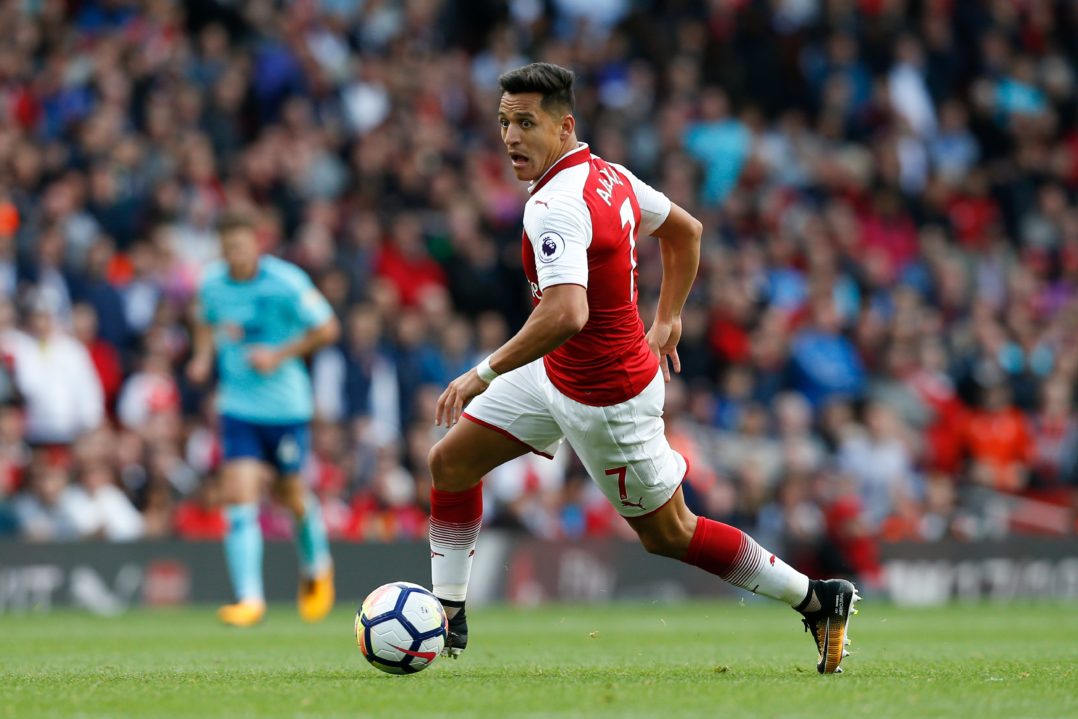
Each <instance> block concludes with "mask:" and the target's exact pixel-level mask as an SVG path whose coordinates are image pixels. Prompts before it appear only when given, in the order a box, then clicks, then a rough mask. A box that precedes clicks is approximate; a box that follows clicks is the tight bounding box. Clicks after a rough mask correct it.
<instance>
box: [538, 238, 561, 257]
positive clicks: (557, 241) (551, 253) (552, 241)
mask: <svg viewBox="0 0 1078 719" xmlns="http://www.w3.org/2000/svg"><path fill="white" fill-rule="evenodd" d="M564 252H565V240H563V239H562V237H561V235H559V234H558V233H557V232H544V233H543V234H542V235H540V236H539V261H540V262H543V263H550V262H553V261H554V260H556V259H558V258H559V257H561V256H562V253H564Z"/></svg>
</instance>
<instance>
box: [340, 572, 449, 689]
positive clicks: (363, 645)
mask: <svg viewBox="0 0 1078 719" xmlns="http://www.w3.org/2000/svg"><path fill="white" fill-rule="evenodd" d="M448 631H449V620H448V619H447V618H446V616H445V610H444V609H442V603H441V602H440V601H438V598H437V597H435V596H434V595H433V594H431V593H430V592H429V591H428V590H426V589H424V588H423V587H421V586H419V585H418V584H412V583H411V582H391V583H390V584H383V585H382V586H380V587H378V588H377V589H375V590H374V591H373V592H371V593H370V594H369V595H367V598H366V599H364V600H363V605H362V606H361V607H360V608H359V611H358V612H356V644H357V645H359V651H360V652H361V653H362V654H363V656H364V657H366V659H367V661H368V662H370V663H371V664H372V665H373V666H374V667H376V668H377V669H381V670H382V671H383V672H387V673H389V674H414V673H415V672H419V671H422V670H424V669H426V668H427V667H429V666H430V665H431V664H433V663H434V660H435V659H437V658H438V655H439V654H441V652H442V647H444V646H445V638H446V634H447V632H448Z"/></svg>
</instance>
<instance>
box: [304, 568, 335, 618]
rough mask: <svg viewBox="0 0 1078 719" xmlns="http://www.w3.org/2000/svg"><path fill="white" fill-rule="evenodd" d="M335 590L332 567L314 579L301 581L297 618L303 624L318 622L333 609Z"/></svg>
mask: <svg viewBox="0 0 1078 719" xmlns="http://www.w3.org/2000/svg"><path fill="white" fill-rule="evenodd" d="M334 599H335V590H334V588H333V567H330V568H329V569H327V570H326V571H324V572H322V573H321V574H320V575H318V576H317V577H315V578H314V579H301V580H300V582H299V596H298V597H297V598H296V605H297V606H298V608H299V616H300V618H302V619H303V621H305V622H320V621H322V620H323V619H325V617H326V615H327V614H329V610H331V609H333V601H334Z"/></svg>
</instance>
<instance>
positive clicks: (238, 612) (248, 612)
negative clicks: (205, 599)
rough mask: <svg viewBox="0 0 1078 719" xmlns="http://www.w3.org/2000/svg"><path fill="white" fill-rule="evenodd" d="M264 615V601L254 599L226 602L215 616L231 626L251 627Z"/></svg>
mask: <svg viewBox="0 0 1078 719" xmlns="http://www.w3.org/2000/svg"><path fill="white" fill-rule="evenodd" d="M265 616H266V603H265V602H256V601H244V602H236V603H235V604H226V605H224V606H223V607H221V608H220V609H218V610H217V618H218V619H220V620H221V621H222V622H224V623H225V624H227V625H229V626H232V627H253V626H254V625H256V624H258V623H259V622H261V621H262V618H263V617H265Z"/></svg>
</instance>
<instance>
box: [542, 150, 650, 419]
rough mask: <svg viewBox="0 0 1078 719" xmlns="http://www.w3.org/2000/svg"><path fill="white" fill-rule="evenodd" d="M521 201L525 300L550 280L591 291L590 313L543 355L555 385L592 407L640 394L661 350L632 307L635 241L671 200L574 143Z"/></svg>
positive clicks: (634, 303) (635, 295) (552, 283)
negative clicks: (654, 350)
mask: <svg viewBox="0 0 1078 719" xmlns="http://www.w3.org/2000/svg"><path fill="white" fill-rule="evenodd" d="M529 190H530V192H531V198H530V199H529V200H528V203H527V205H525V207H524V242H523V259H524V273H525V274H526V275H527V277H528V282H529V283H530V284H531V290H532V302H533V304H536V305H537V304H539V300H540V299H542V296H543V290H545V289H546V288H548V287H551V286H553V285H564V284H575V285H581V286H582V287H584V288H586V289H587V291H588V309H589V316H588V322H587V324H586V325H585V326H584V329H583V330H581V331H580V332H579V333H578V334H577V335H575V336H574V337H573V338H572V339H570V340H569V341H568V342H566V343H565V344H563V345H562V346H561V347H558V348H557V349H556V350H554V351H553V352H551V353H550V354H548V355H546V357H544V358H543V363H544V365H545V367H546V371H547V375H548V376H549V377H550V381H551V383H552V384H553V385H554V386H555V387H557V388H558V390H559V391H561V392H562V394H564V395H566V396H568V397H570V398H572V399H574V400H576V401H577V402H580V403H582V404H588V405H592V406H597V407H603V406H608V405H613V404H619V403H621V402H625V401H626V400H629V399H632V398H633V397H635V396H637V395H638V394H640V392H641V391H643V390H644V388H645V387H647V386H648V383H649V382H651V380H653V379H654V378H655V373H656V372H657V371H658V369H659V363H658V359H657V358H656V357H655V355H654V354H653V353H652V352H651V350H650V349H649V348H648V344H647V341H646V340H645V338H644V323H643V322H642V321H641V320H640V313H639V311H638V310H637V307H636V300H637V275H638V272H637V268H636V240H637V237H638V236H639V235H640V234H643V235H644V236H648V235H651V234H652V233H654V232H655V230H657V229H658V228H659V226H660V225H662V223H663V222H665V221H666V217H667V215H669V214H670V200H669V199H668V198H667V197H666V195H664V194H663V193H661V192H659V191H658V190H655V189H654V188H652V187H650V186H648V185H647V184H645V183H643V182H641V181H640V180H638V179H637V178H636V176H634V175H633V174H632V173H631V172H629V171H628V170H627V169H625V168H624V167H622V166H621V165H617V164H614V163H609V162H606V161H605V160H603V159H602V158H600V157H597V156H595V155H592V154H591V151H590V150H589V149H588V146H587V145H584V144H581V145H579V146H578V147H577V148H576V149H575V150H572V151H570V152H568V153H566V154H565V155H563V156H562V157H561V159H559V160H558V161H557V162H556V163H555V164H554V165H553V166H552V167H551V168H550V169H549V170H547V171H546V173H545V174H544V175H543V176H542V177H540V178H539V180H538V181H536V182H535V183H533V185H532V186H531V187H530V188H529Z"/></svg>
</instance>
